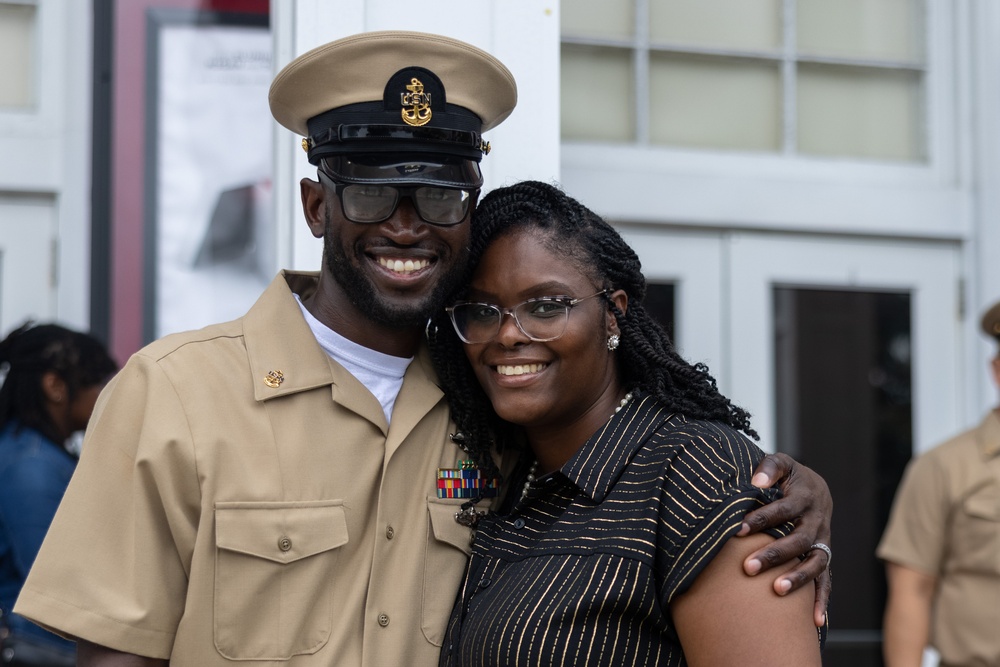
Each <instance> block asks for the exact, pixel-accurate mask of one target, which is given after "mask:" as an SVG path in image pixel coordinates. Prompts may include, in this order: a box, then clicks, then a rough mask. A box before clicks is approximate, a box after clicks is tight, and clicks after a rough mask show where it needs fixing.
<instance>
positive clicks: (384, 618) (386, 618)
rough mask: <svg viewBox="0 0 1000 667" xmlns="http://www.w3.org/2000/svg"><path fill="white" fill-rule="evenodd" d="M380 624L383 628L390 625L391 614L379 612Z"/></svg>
mask: <svg viewBox="0 0 1000 667" xmlns="http://www.w3.org/2000/svg"><path fill="white" fill-rule="evenodd" d="M378 624H379V625H381V626H382V627H383V628H384V627H385V626H387V625H389V614H379V615H378Z"/></svg>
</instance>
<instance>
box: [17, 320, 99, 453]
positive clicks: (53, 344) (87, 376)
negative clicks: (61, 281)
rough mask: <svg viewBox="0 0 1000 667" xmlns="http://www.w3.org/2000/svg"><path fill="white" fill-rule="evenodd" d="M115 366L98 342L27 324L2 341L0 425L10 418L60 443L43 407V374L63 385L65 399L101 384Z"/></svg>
mask: <svg viewBox="0 0 1000 667" xmlns="http://www.w3.org/2000/svg"><path fill="white" fill-rule="evenodd" d="M117 370H118V365H117V364H116V363H115V361H114V360H113V359H112V358H111V356H110V355H109V354H108V351H107V349H105V347H104V345H103V344H102V343H101V342H100V341H99V340H97V339H96V338H94V337H92V336H90V335H88V334H85V333H80V332H78V331H73V330H71V329H67V328H65V327H62V326H59V325H58V324H40V325H37V326H36V325H35V324H34V323H32V322H30V321H29V322H26V323H24V324H23V325H21V326H20V327H18V328H17V329H15V330H14V331H12V332H11V333H10V334H9V335H8V336H7V337H6V338H5V339H4V340H3V341H0V371H2V372H5V375H4V377H3V385H2V386H0V426H5V425H6V424H7V422H8V421H10V420H11V419H17V420H18V421H19V422H20V423H21V424H22V425H24V426H29V427H31V428H33V429H35V430H36V431H38V432H40V433H41V434H42V435H44V436H45V437H47V438H49V439H50V440H52V441H53V442H57V443H58V442H59V441H60V437H59V435H58V434H57V428H56V426H55V424H53V422H52V417H51V416H50V415H49V412H48V410H47V409H46V401H45V392H44V390H43V388H42V376H43V375H45V373H48V372H53V373H55V374H56V375H58V376H59V377H60V378H62V380H63V381H64V382H65V383H66V391H67V394H68V396H67V398H68V400H70V401H72V400H73V399H74V398H76V396H77V395H78V394H79V392H80V391H82V390H84V389H88V388H90V387H93V386H96V385H100V384H102V383H104V382H105V381H106V380H107V379H108V378H109V377H110V376H111V375H113V374H114V373H115V372H116V371H117Z"/></svg>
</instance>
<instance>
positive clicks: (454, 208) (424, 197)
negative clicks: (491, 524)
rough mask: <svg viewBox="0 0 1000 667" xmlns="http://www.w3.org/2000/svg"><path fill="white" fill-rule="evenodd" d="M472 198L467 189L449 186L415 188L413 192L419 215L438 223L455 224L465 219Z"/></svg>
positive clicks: (428, 220)
mask: <svg viewBox="0 0 1000 667" xmlns="http://www.w3.org/2000/svg"><path fill="white" fill-rule="evenodd" d="M471 201H472V198H471V197H470V196H469V191H468V190H453V189H450V188H431V187H425V188H417V190H416V191H415V192H414V193H413V202H414V204H416V207H417V212H418V213H419V214H420V217H421V218H423V219H424V220H426V221H427V222H433V223H437V224H439V225H455V224H458V223H460V222H462V220H464V219H465V214H466V213H468V212H469V203H470V202H471Z"/></svg>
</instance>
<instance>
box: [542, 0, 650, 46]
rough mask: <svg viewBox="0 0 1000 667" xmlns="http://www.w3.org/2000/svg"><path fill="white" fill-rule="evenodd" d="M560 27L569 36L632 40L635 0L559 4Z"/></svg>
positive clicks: (602, 0)
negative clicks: (630, 38)
mask: <svg viewBox="0 0 1000 667" xmlns="http://www.w3.org/2000/svg"><path fill="white" fill-rule="evenodd" d="M559 12H560V14H559V26H560V30H562V34H563V35H564V36H567V37H606V38H618V39H621V38H629V37H632V33H633V32H634V26H635V14H634V9H633V0H571V1H570V2H563V3H561V4H560V5H559Z"/></svg>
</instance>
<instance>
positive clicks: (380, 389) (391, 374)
mask: <svg viewBox="0 0 1000 667" xmlns="http://www.w3.org/2000/svg"><path fill="white" fill-rule="evenodd" d="M295 301H296V302H298V304H299V308H300V309H301V310H302V315H303V316H304V317H305V318H306V322H307V323H308V324H309V328H310V329H311V330H312V332H313V335H314V336H316V341H317V342H318V343H319V345H320V347H322V348H323V350H325V351H326V353H327V354H329V355H330V356H331V357H333V359H334V361H336V362H337V363H339V364H340V365H341V366H343V367H344V368H346V369H347V370H348V371H350V373H351V375H353V376H354V377H356V378H357V379H358V381H359V382H361V384H363V385H364V386H365V387H367V388H368V391H370V392H371V393H372V394H373V395H374V396H375V398H376V399H378V402H379V403H381V404H382V411H383V412H385V421H386V423H389V422H391V421H392V408H393V406H394V405H395V403H396V396H398V395H399V389H400V387H402V386H403V374H405V373H406V368H407V367H408V366H409V365H410V362H411V361H413V357H394V356H392V355H391V354H383V353H381V352H376V351H375V350H372V349H369V348H367V347H365V346H364V345H358V344H357V343H355V342H354V341H351V340H348V339H346V338H344V337H343V336H341V335H340V334H339V333H337V332H336V331H334V330H333V329H331V328H330V327H328V326H326V325H325V324H323V323H322V322H320V321H319V320H317V319H316V318H315V317H313V315H312V313H310V312H309V310H308V309H307V308H306V307H305V306H304V305H302V299H300V298H299V295H298V294H296V295H295Z"/></svg>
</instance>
